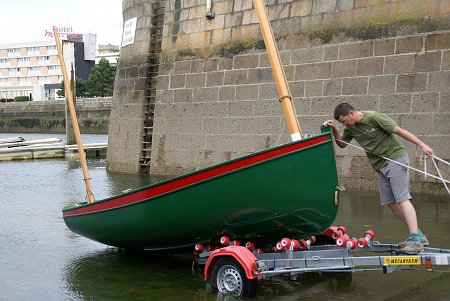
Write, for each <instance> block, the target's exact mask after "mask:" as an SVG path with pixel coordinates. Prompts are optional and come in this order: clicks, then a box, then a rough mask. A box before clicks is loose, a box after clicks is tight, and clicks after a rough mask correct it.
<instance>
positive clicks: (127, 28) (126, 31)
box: [122, 17, 137, 47]
mask: <svg viewBox="0 0 450 301" xmlns="http://www.w3.org/2000/svg"><path fill="white" fill-rule="evenodd" d="M136 22H137V17H134V18H132V19H129V20H127V21H126V22H125V24H124V25H123V35H122V47H124V46H127V45H131V44H133V43H134V36H135V34H136Z"/></svg>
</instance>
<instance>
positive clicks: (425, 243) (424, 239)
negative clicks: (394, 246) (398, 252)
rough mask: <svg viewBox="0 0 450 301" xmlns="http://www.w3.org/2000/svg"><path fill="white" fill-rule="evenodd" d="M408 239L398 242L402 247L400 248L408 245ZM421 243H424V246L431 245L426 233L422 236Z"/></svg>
mask: <svg viewBox="0 0 450 301" xmlns="http://www.w3.org/2000/svg"><path fill="white" fill-rule="evenodd" d="M406 242H407V241H406V240H405V241H402V242H399V243H398V246H399V247H400V248H404V247H405V246H406ZM420 243H421V244H422V246H424V247H427V246H429V245H430V243H429V242H428V239H427V237H426V236H425V235H424V236H421V237H420Z"/></svg>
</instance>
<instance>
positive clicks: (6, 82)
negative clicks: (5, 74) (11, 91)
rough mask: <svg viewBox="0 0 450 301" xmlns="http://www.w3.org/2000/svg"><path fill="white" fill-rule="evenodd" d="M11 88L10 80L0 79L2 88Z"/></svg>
mask: <svg viewBox="0 0 450 301" xmlns="http://www.w3.org/2000/svg"><path fill="white" fill-rule="evenodd" d="M4 86H11V81H10V80H9V78H0V87H4Z"/></svg>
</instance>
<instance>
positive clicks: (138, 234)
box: [63, 132, 338, 251]
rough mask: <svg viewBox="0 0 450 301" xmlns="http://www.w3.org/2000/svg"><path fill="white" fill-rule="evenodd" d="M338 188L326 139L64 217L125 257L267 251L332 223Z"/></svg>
mask: <svg viewBox="0 0 450 301" xmlns="http://www.w3.org/2000/svg"><path fill="white" fill-rule="evenodd" d="M337 186H338V179H337V171H336V162H335V155H334V147H333V141H332V137H331V134H330V133H329V132H325V133H323V134H320V135H317V136H313V137H310V138H308V139H305V140H301V141H297V142H293V143H289V144H286V145H283V146H280V147H275V148H271V149H268V150H264V151H262V152H258V153H255V154H252V155H248V156H245V157H241V158H238V159H235V160H231V161H228V162H225V163H222V164H219V165H216V166H212V167H209V168H206V169H204V170H199V171H196V172H193V173H190V174H186V175H183V176H180V177H177V178H174V179H170V180H166V181H162V182H159V183H156V184H153V185H149V186H146V187H142V188H140V189H137V190H133V191H130V192H127V193H124V194H121V195H118V196H115V197H112V198H108V199H104V200H99V201H96V202H94V203H91V204H87V203H79V204H73V205H69V206H66V207H65V208H64V209H63V216H64V221H65V223H66V225H67V227H68V228H69V229H70V230H72V231H73V232H75V233H77V234H79V235H81V236H84V237H87V238H89V239H92V240H95V241H98V242H100V243H103V244H106V245H111V246H116V247H119V248H125V249H144V250H154V251H157V250H164V251H170V250H172V251H177V250H181V249H185V248H187V247H188V248H192V247H193V246H194V245H195V244H197V243H206V244H208V243H212V244H214V243H218V241H219V239H220V237H221V236H222V235H228V236H229V237H230V239H238V240H239V241H240V242H241V243H245V242H247V241H251V242H253V243H254V244H255V246H256V247H258V248H270V247H271V246H273V245H275V244H276V242H277V241H278V240H280V239H281V238H283V237H290V238H296V239H301V238H305V237H309V236H312V235H317V234H319V233H321V232H323V231H325V230H326V229H327V228H328V227H329V226H330V225H331V224H332V223H333V221H334V219H335V217H336V215H337V211H338V203H337V201H336V189H337Z"/></svg>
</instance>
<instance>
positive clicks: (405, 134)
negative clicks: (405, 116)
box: [392, 125, 433, 156]
mask: <svg viewBox="0 0 450 301" xmlns="http://www.w3.org/2000/svg"><path fill="white" fill-rule="evenodd" d="M392 133H394V134H396V135H399V136H400V137H402V138H403V139H405V140H408V141H409V142H412V143H414V144H416V145H417V146H419V147H420V148H421V149H422V151H423V152H424V153H425V154H427V155H428V156H433V149H432V148H431V147H429V146H428V145H427V144H426V143H425V142H423V141H422V140H420V139H419V138H417V137H416V136H415V135H414V134H413V133H411V132H409V131H407V130H405V129H402V128H401V127H399V126H398V125H397V126H396V127H395V128H394V129H393V130H392Z"/></svg>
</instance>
